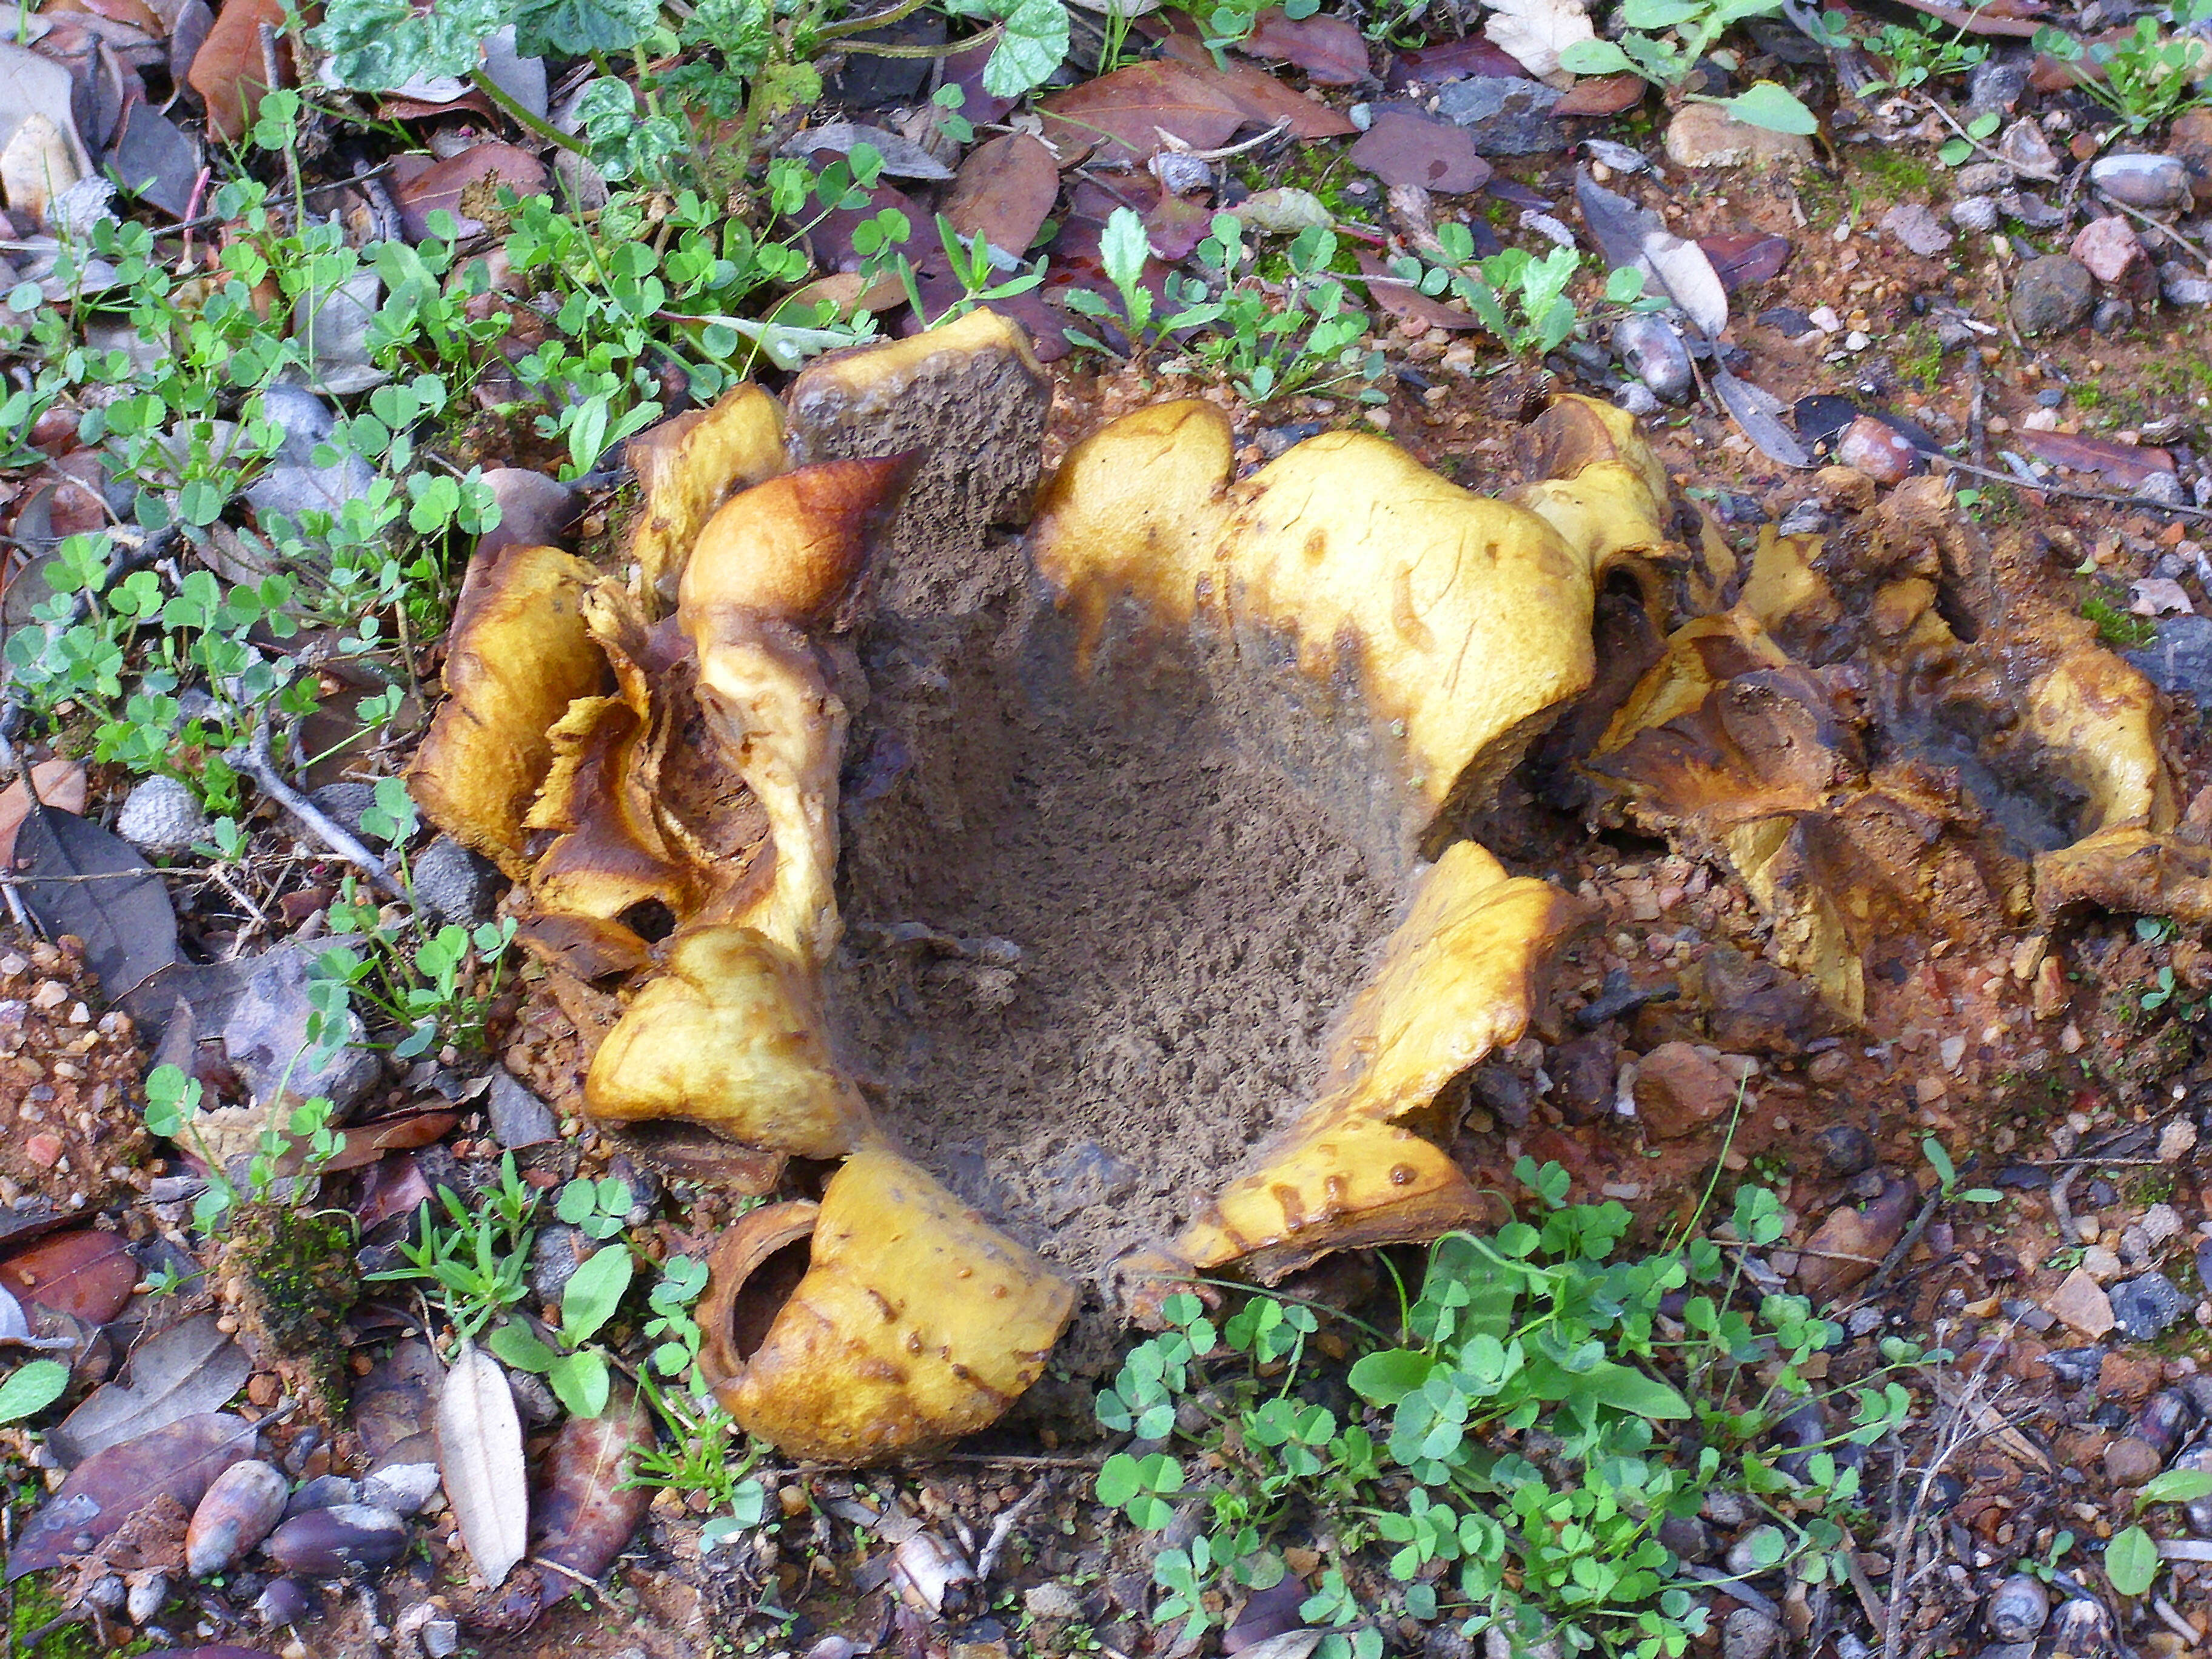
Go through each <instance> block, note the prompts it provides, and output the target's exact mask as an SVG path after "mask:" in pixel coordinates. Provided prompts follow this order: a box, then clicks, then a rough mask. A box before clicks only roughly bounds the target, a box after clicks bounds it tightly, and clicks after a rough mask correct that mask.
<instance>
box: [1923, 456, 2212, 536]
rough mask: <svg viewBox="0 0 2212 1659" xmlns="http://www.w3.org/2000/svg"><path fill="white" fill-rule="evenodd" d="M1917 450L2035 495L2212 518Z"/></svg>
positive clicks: (2172, 504)
mask: <svg viewBox="0 0 2212 1659" xmlns="http://www.w3.org/2000/svg"><path fill="white" fill-rule="evenodd" d="M1917 453H1919V454H1920V455H1921V456H1922V457H1923V458H1924V459H1928V460H1931V461H1941V462H1942V463H1943V464H1944V465H1946V466H1951V467H1956V468H1957V469H1958V470H1959V471H1961V472H1971V473H1972V474H1973V475H1974V477H1978V478H1987V479H1989V480H1990V481H1991V482H1992V483H2001V484H2009V485H2011V486H2012V488H2013V489H2024V490H2027V491H2028V492H2030V493H2031V494H2033V495H2064V496H2067V497H2069V499H2071V500H2074V501H2112V502H2113V503H2115V504H2117V505H2118V506H2121V507H2140V508H2141V509H2142V511H2144V512H2146V513H2179V514H2180V515H2181V516H2182V517H2183V518H2185V519H2212V508H2208V507H2191V506H2188V505H2187V504H2185V503H2184V502H2180V501H2147V500H2145V499H2144V498H2143V497H2142V496H2141V495H2120V494H2119V493H2118V492H2117V491H2115V490H2110V489H2079V488H2077V487H2075V485H2073V484H2063V483H2054V482H2052V481H2051V480H2049V479H2045V478H2019V477H2014V476H2013V475H2012V474H2011V473H2009V472H1999V471H1996V468H1994V467H1987V466H1975V465H1972V464H1971V463H1969V462H1966V461H1962V460H1959V459H1956V458H1955V457H1953V456H1950V455H1946V454H1945V453H1943V452H1942V450H1940V449H1923V450H1920V451H1918V452H1917Z"/></svg>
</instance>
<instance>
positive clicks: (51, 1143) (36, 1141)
mask: <svg viewBox="0 0 2212 1659" xmlns="http://www.w3.org/2000/svg"><path fill="white" fill-rule="evenodd" d="M23 1156H24V1157H25V1158H29V1159H30V1160H31V1162H32V1163H33V1164H37V1165H38V1166H39V1167H40V1169H41V1170H51V1169H52V1168H53V1167H54V1165H55V1164H58V1163H60V1162H61V1157H62V1138H61V1137H60V1136H59V1135H58V1134H52V1133H43V1132H42V1133H38V1134H34V1135H33V1136H32V1137H31V1138H30V1139H28V1140H27V1141H25V1142H24V1143H23Z"/></svg>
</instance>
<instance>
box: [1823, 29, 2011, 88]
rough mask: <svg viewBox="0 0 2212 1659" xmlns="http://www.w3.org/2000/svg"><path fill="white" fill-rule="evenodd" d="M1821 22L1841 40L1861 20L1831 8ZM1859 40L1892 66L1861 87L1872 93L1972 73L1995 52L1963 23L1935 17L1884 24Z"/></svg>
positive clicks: (1921, 84)
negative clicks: (1946, 24)
mask: <svg viewBox="0 0 2212 1659" xmlns="http://www.w3.org/2000/svg"><path fill="white" fill-rule="evenodd" d="M1821 21H1822V23H1823V25H1824V26H1825V27H1826V28H1827V30H1828V31H1829V33H1830V35H1831V37H1832V38H1833V39H1836V40H1841V41H1850V40H1851V39H1852V36H1851V33H1850V29H1851V25H1852V23H1853V22H1854V21H1856V20H1855V19H1854V18H1852V16H1851V15H1850V14H1849V13H1848V12H1838V11H1832V12H1829V13H1827V14H1826V15H1824V17H1823V18H1822V20H1821ZM1857 45H1858V46H1859V48H1860V50H1862V51H1863V52H1867V53H1869V55H1870V56H1872V57H1874V58H1878V59H1879V60H1880V61H1881V64H1883V66H1884V67H1885V68H1886V69H1887V71H1888V74H1887V77H1886V78H1884V79H1882V80H1879V81H1871V82H1868V83H1867V85H1866V86H1864V87H1863V88H1860V94H1859V95H1860V96H1861V97H1872V96H1874V95H1875V94H1878V93H1882V92H1887V91H1889V90H1890V89H1892V88H1895V89H1896V90H1898V91H1900V92H1917V91H1920V90H1922V89H1923V88H1926V87H1927V86H1928V84H1929V82H1934V81H1948V80H1949V79H1951V78H1952V77H1953V76H1960V75H1964V74H1966V73H1967V72H1968V71H1969V70H1972V68H1973V67H1974V66H1975V65H1976V64H1979V63H1980V62H1981V61H1982V60H1983V59H1984V58H1987V57H1988V56H1989V55H1990V49H1989V47H1988V46H1987V45H1986V44H1984V42H1982V41H1978V40H1970V39H1969V38H1968V37H1967V35H1966V31H1965V30H1964V29H1962V28H1946V27H1944V25H1943V24H1942V21H1940V20H1939V19H1936V18H1934V17H1915V18H1913V19H1911V21H1907V22H1904V23H1885V24H1883V25H1882V27H1881V28H1879V29H1877V30H1875V32H1874V33H1872V34H1862V35H1859V36H1858V37H1857Z"/></svg>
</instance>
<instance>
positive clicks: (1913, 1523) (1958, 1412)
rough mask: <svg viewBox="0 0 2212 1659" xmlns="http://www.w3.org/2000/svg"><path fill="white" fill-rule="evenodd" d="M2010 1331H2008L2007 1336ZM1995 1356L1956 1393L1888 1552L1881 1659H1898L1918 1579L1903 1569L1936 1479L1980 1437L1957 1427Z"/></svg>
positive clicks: (1990, 1353)
mask: <svg viewBox="0 0 2212 1659" xmlns="http://www.w3.org/2000/svg"><path fill="white" fill-rule="evenodd" d="M2011 1329H2013V1327H2011V1326H2008V1327H2007V1330H2008V1333H2009V1331H2010V1330H2011ZM1996 1352H1997V1351H1996V1348H1995V1347H1994V1346H1992V1347H1990V1348H1986V1349H1984V1351H1983V1353H1982V1358H1981V1361H1980V1363H1979V1364H1977V1365H1976V1366H1975V1367H1974V1370H1973V1374H1972V1376H1969V1377H1968V1378H1967V1379H1966V1387H1965V1388H1964V1389H1960V1391H1959V1399H1958V1403H1957V1404H1955V1405H1954V1406H1953V1407H1951V1408H1950V1409H1951V1419H1950V1425H1949V1427H1948V1428H1947V1429H1946V1430H1945V1431H1944V1435H1943V1440H1942V1443H1941V1444H1939V1445H1938V1446H1937V1448H1936V1455H1935V1456H1934V1457H1933V1458H1932V1459H1930V1460H1929V1464H1928V1467H1927V1468H1925V1469H1924V1470H1923V1471H1922V1472H1921V1475H1920V1484H1919V1485H1918V1486H1917V1487H1915V1488H1914V1489H1913V1493H1912V1507H1911V1509H1910V1510H1907V1511H1906V1512H1905V1515H1904V1516H1903V1517H1902V1520H1901V1524H1900V1526H1899V1532H1898V1537H1897V1546H1898V1547H1896V1548H1893V1550H1892V1551H1891V1552H1890V1560H1891V1563H1892V1565H1891V1568H1890V1580H1889V1607H1888V1609H1887V1617H1886V1618H1885V1619H1884V1620H1882V1628H1881V1659H1897V1644H1898V1642H1899V1638H1900V1637H1901V1636H1902V1635H1903V1632H1902V1631H1901V1630H1900V1628H1899V1626H1900V1623H1901V1621H1902V1620H1903V1619H1904V1616H1905V1591H1906V1589H1909V1588H1910V1587H1911V1583H1912V1582H1913V1581H1914V1580H1915V1579H1916V1578H1917V1575H1916V1574H1913V1573H1911V1572H1910V1571H1905V1569H1908V1568H1910V1566H1911V1551H1912V1548H1913V1540H1914V1536H1915V1534H1917V1531H1918V1530H1919V1525H1920V1517H1921V1515H1922V1514H1923V1511H1924V1510H1926V1509H1927V1506H1928V1494H1929V1492H1931V1491H1933V1490H1934V1489H1935V1486H1936V1476H1937V1475H1939V1474H1942V1472H1943V1466H1944V1465H1945V1464H1946V1463H1948V1462H1950V1460H1951V1459H1952V1457H1953V1456H1954V1455H1956V1454H1957V1452H1958V1451H1959V1449H1960V1448H1961V1447H1962V1446H1965V1445H1966V1444H1967V1443H1969V1441H1970V1440H1972V1439H1979V1438H1981V1437H1982V1436H1981V1435H1979V1434H1975V1435H1972V1436H1968V1435H1966V1434H1962V1433H1960V1425H1963V1424H1964V1423H1965V1422H1966V1407H1967V1404H1968V1402H1969V1401H1972V1399H1973V1397H1974V1394H1975V1391H1976V1390H1977V1389H1979V1388H1980V1387H1981V1384H1982V1378H1983V1377H1984V1376H1985V1375H1986V1374H1987V1373H1988V1371H1989V1368H1990V1362H1991V1361H1992V1360H1993V1359H1995V1358H1996Z"/></svg>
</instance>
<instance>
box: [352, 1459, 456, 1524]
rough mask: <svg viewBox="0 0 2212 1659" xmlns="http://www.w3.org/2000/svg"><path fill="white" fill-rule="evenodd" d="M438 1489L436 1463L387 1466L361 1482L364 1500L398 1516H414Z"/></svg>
mask: <svg viewBox="0 0 2212 1659" xmlns="http://www.w3.org/2000/svg"><path fill="white" fill-rule="evenodd" d="M437 1490H438V1466H437V1465H436V1464H435V1463H387V1464H386V1465H385V1466H384V1467H383V1468H380V1469H371V1470H370V1471H369V1472H368V1477H367V1478H366V1479H365V1480H362V1483H361V1501H362V1503H364V1504H374V1505H375V1506H376V1507H377V1508H379V1509H385V1510H391V1511H392V1513H393V1514H395V1515H414V1514H416V1513H417V1512H418V1511H420V1510H421V1509H422V1506H423V1505H424V1504H427V1503H428V1502H429V1501H430V1497H431V1494H432V1493H434V1492H436V1491H437Z"/></svg>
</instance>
